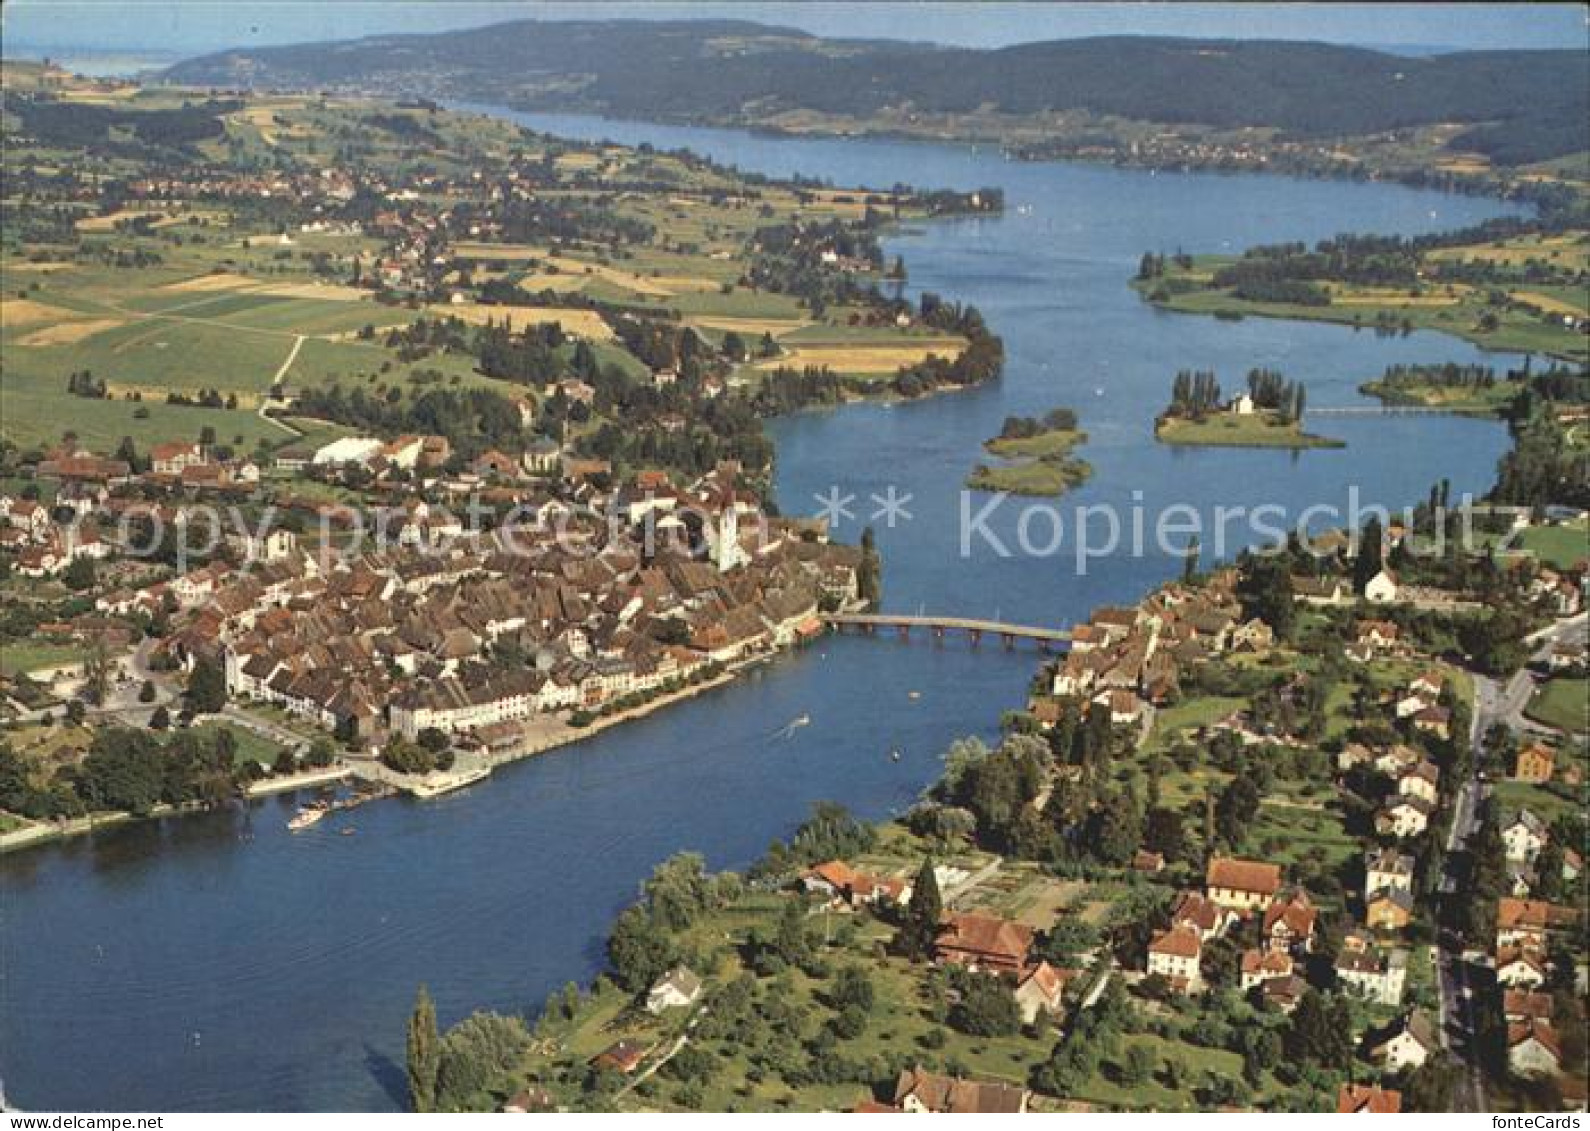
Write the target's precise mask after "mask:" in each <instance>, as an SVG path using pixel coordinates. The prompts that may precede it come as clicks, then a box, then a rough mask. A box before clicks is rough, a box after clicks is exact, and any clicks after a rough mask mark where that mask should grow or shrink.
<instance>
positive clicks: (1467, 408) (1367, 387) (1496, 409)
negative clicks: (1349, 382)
mask: <svg viewBox="0 0 1590 1131" xmlns="http://www.w3.org/2000/svg"><path fill="white" fill-rule="evenodd" d="M1358 391H1359V392H1360V393H1363V394H1364V395H1365V396H1370V397H1375V398H1376V399H1378V400H1379V401H1381V402H1382V403H1384V404H1387V405H1417V406H1420V407H1425V408H1444V409H1448V410H1450V411H1452V412H1462V413H1471V414H1474V415H1476V416H1495V415H1498V414H1500V413H1501V412H1502V410H1503V409H1505V408H1506V407H1507V406H1508V404H1510V403H1511V402H1512V399H1513V395H1514V394H1515V393H1516V392H1517V391H1518V386H1516V385H1511V384H1508V383H1507V382H1498V383H1497V384H1495V385H1492V386H1491V387H1490V388H1488V389H1481V388H1466V387H1462V386H1447V385H1437V384H1418V383H1414V384H1403V385H1393V384H1390V383H1388V382H1385V381H1366V382H1365V383H1364V384H1362V385H1360V386H1358Z"/></svg>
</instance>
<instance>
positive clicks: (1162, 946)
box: [1148, 927, 1204, 993]
mask: <svg viewBox="0 0 1590 1131" xmlns="http://www.w3.org/2000/svg"><path fill="white" fill-rule="evenodd" d="M1203 953H1204V944H1203V940H1202V939H1200V938H1199V937H1198V935H1197V932H1195V931H1191V930H1188V929H1187V928H1185V927H1176V928H1173V929H1171V930H1169V931H1160V932H1159V933H1158V934H1157V935H1155V936H1154V939H1153V941H1152V942H1150V943H1149V944H1148V972H1149V973H1150V974H1158V975H1159V976H1160V977H1162V978H1164V979H1165V980H1166V981H1168V982H1169V983H1170V984H1171V985H1172V986H1173V987H1175V988H1176V990H1177V992H1179V993H1197V992H1198V991H1200V990H1201V989H1202V988H1203V976H1202V974H1201V972H1200V968H1199V963H1200V962H1201V960H1202V959H1203Z"/></svg>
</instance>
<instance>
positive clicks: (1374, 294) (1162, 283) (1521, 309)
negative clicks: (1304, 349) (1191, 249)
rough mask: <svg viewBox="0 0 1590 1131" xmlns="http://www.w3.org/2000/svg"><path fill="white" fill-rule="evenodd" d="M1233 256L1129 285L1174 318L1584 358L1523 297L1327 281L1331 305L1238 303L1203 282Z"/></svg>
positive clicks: (1580, 341) (1573, 338)
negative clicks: (1442, 339) (1409, 336)
mask: <svg viewBox="0 0 1590 1131" xmlns="http://www.w3.org/2000/svg"><path fill="white" fill-rule="evenodd" d="M1453 250H1461V249H1453ZM1234 258H1235V257H1233V256H1216V255H1209V256H1196V257H1194V260H1193V265H1192V267H1191V268H1186V269H1184V268H1178V267H1175V266H1174V265H1169V266H1167V269H1166V272H1165V275H1164V276H1163V278H1162V279H1155V280H1151V281H1149V282H1147V283H1145V282H1142V281H1134V282H1133V284H1132V285H1133V286H1134V287H1135V288H1136V289H1137V290H1138V291H1139V292H1140V293H1141V294H1143V295H1144V296H1145V297H1147V298H1148V299H1149V300H1150V301H1151V302H1153V303H1154V305H1155V306H1158V307H1160V308H1161V309H1164V310H1170V311H1174V312H1176V313H1179V314H1206V315H1215V316H1219V317H1225V318H1243V317H1249V316H1252V317H1255V318H1287V319H1297V320H1300V321H1309V322H1335V323H1340V324H1342V325H1347V326H1352V327H1355V328H1364V329H1373V328H1374V327H1375V326H1376V325H1377V321H1378V322H1380V323H1383V324H1389V325H1391V326H1393V327H1398V328H1401V327H1403V325H1404V324H1406V326H1407V327H1408V328H1411V329H1415V330H1439V331H1441V332H1442V333H1447V334H1453V335H1455V336H1457V337H1460V338H1463V339H1465V340H1467V341H1470V342H1473V343H1474V344H1475V345H1478V346H1480V347H1482V348H1484V349H1489V350H1503V351H1508V352H1515V353H1539V354H1546V355H1548V356H1551V357H1558V358H1563V359H1565V360H1569V361H1580V362H1583V361H1585V360H1586V358H1587V356H1590V348H1587V347H1586V344H1585V338H1584V335H1583V334H1581V333H1576V332H1575V331H1573V330H1571V329H1568V328H1567V327H1565V326H1563V325H1562V323H1561V321H1560V319H1559V318H1552V317H1549V316H1548V315H1547V314H1546V313H1545V312H1542V311H1540V310H1538V309H1537V307H1536V306H1528V305H1520V304H1527V303H1528V302H1529V301H1530V300H1528V299H1526V298H1524V297H1522V295H1520V298H1519V304H1514V303H1507V304H1504V305H1501V306H1493V305H1492V304H1491V303H1490V302H1489V300H1488V292H1486V291H1482V290H1481V289H1480V288H1469V287H1451V288H1441V287H1432V288H1429V290H1428V292H1426V293H1420V294H1407V293H1397V292H1395V291H1393V290H1391V289H1390V288H1381V289H1378V290H1370V289H1367V288H1366V289H1361V290H1355V289H1354V288H1351V287H1339V286H1337V285H1334V284H1332V285H1331V291H1332V296H1331V298H1332V301H1331V302H1330V304H1329V305H1325V306H1313V305H1305V304H1302V303H1286V302H1258V301H1253V300H1250V299H1244V298H1238V297H1237V296H1236V295H1235V294H1234V293H1233V292H1232V290H1231V289H1229V288H1217V287H1215V286H1213V285H1212V284H1211V283H1210V277H1211V275H1212V273H1213V272H1214V271H1215V270H1217V269H1219V268H1220V267H1222V266H1225V265H1226V264H1229V263H1231V262H1233V261H1234ZM1512 289H1513V290H1515V291H1519V292H1535V293H1543V292H1542V288H1540V287H1530V286H1524V285H1522V284H1521V285H1519V286H1518V287H1514V288H1512ZM1492 320H1494V321H1492Z"/></svg>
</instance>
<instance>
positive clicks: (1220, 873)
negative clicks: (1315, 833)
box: [1204, 856, 1281, 911]
mask: <svg viewBox="0 0 1590 1131" xmlns="http://www.w3.org/2000/svg"><path fill="white" fill-rule="evenodd" d="M1280 890H1281V869H1280V867H1279V866H1278V865H1275V864H1265V863H1262V862H1259V861H1256V860H1239V859H1235V858H1233V857H1226V856H1216V857H1215V858H1214V859H1212V860H1210V861H1209V867H1208V868H1207V869H1206V871H1205V873H1204V891H1205V893H1206V894H1207V895H1208V896H1209V898H1210V899H1211V900H1213V901H1214V902H1215V903H1218V904H1219V905H1220V906H1222V907H1229V908H1231V909H1232V910H1234V911H1254V910H1257V909H1258V908H1260V907H1264V906H1265V905H1267V904H1268V903H1269V902H1270V901H1271V900H1272V899H1274V898H1275V894H1276V892H1278V891H1280Z"/></svg>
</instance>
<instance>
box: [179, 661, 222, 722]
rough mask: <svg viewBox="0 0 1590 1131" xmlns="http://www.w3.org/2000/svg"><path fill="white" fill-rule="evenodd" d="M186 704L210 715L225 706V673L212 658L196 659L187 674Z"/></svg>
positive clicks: (202, 713) (201, 713)
mask: <svg viewBox="0 0 1590 1131" xmlns="http://www.w3.org/2000/svg"><path fill="white" fill-rule="evenodd" d="M188 706H189V707H191V708H193V710H194V712H195V713H197V714H200V715H210V714H214V713H215V712H216V711H219V710H220V709H221V708H222V707H225V706H226V674H225V673H224V672H222V671H221V666H220V665H219V664H217V663H216V662H215V661H214V660H205V659H201V660H198V661H197V662H196V663H195V664H194V665H193V671H192V672H191V673H190V674H189V675H188Z"/></svg>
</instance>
